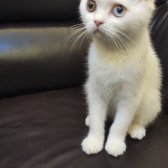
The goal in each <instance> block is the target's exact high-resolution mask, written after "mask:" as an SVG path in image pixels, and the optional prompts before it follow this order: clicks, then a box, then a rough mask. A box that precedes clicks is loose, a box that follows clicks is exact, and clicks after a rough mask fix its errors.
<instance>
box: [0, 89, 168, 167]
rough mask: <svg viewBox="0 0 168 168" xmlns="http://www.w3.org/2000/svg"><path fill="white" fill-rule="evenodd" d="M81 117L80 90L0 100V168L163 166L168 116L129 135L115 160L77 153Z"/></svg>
mask: <svg viewBox="0 0 168 168" xmlns="http://www.w3.org/2000/svg"><path fill="white" fill-rule="evenodd" d="M85 116H86V105H85V100H84V95H83V93H82V89H81V88H72V89H64V90H57V91H50V92H43V93H38V94H31V95H24V96H18V97H13V98H5V99H2V100H0V168H93V167H95V168H103V167H105V168H113V167H114V168H131V167H135V168H159V167H160V168H167V167H168V154H167V149H168V116H165V115H163V114H162V115H161V116H160V117H159V119H157V120H156V122H155V123H154V124H153V125H152V126H150V127H149V128H148V129H147V136H146V137H145V139H143V140H142V141H137V140H132V139H131V138H128V139H127V152H126V153H125V154H124V155H123V156H121V157H119V158H114V157H112V156H109V155H107V154H106V152H105V151H102V152H101V153H100V154H98V155H95V156H87V155H85V154H84V153H83V152H82V150H81V146H80V143H81V141H82V139H83V138H84V137H85V135H86V133H87V127H86V126H85V125H84V119H85ZM109 125H110V124H107V127H106V131H107V130H108V127H109Z"/></svg>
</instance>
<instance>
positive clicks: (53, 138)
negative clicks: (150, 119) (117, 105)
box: [0, 0, 168, 168]
mask: <svg viewBox="0 0 168 168" xmlns="http://www.w3.org/2000/svg"><path fill="white" fill-rule="evenodd" d="M78 3H79V0H61V1H58V0H34V1H33V0H1V1H0V97H1V99H0V168H168V3H167V1H166V0H157V2H156V4H157V11H156V13H155V17H154V19H153V22H152V24H151V30H152V33H151V36H152V39H153V42H154V46H155V48H156V51H157V52H158V54H159V57H160V59H161V64H162V66H163V75H164V78H163V89H162V93H163V108H162V109H163V110H162V113H161V115H160V116H159V118H158V119H157V120H156V122H155V123H154V124H152V125H151V126H150V127H149V128H148V130H147V136H146V138H145V139H143V140H142V141H137V140H132V139H131V138H129V137H128V138H127V145H128V148H127V152H126V153H125V154H124V155H123V156H121V157H119V158H114V157H112V156H109V155H108V154H107V153H106V152H105V151H102V152H101V153H100V154H98V155H95V156H87V155H85V154H84V153H83V152H82V150H81V146H80V143H81V141H82V139H83V138H84V136H85V135H86V133H87V127H86V126H85V125H84V120H85V116H86V103H85V96H84V93H83V90H82V85H83V83H84V81H85V77H86V75H85V74H86V73H85V70H86V53H87V48H88V42H87V41H84V42H83V43H82V45H81V47H78V46H75V47H71V46H72V41H64V39H65V37H67V36H68V35H69V33H70V26H72V25H74V24H76V23H77V22H78V12H77V9H78ZM63 41H64V42H63ZM62 42H63V43H62ZM151 75H152V74H151ZM110 124H111V123H110V121H109V122H107V124H106V132H107V131H108V128H109V125H110Z"/></svg>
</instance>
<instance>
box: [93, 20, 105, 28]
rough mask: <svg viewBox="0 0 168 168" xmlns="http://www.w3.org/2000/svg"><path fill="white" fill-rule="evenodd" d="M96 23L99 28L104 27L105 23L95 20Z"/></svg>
mask: <svg viewBox="0 0 168 168" xmlns="http://www.w3.org/2000/svg"><path fill="white" fill-rule="evenodd" d="M94 22H95V24H96V26H97V27H99V26H100V25H102V24H103V23H104V22H103V21H100V20H95V21H94Z"/></svg>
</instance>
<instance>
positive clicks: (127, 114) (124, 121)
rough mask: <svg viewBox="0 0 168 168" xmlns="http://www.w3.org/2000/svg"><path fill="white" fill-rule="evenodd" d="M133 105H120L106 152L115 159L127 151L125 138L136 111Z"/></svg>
mask: <svg viewBox="0 0 168 168" xmlns="http://www.w3.org/2000/svg"><path fill="white" fill-rule="evenodd" d="M132 104H133V103H132ZM132 104H125V103H120V104H119V105H118V107H117V112H116V116H115V118H114V122H113V124H112V126H111V128H110V132H109V135H108V139H107V142H106V145H105V150H106V151H107V153H108V154H110V155H113V156H115V157H117V156H120V155H122V154H123V153H124V152H125V151H126V144H125V138H126V135H127V132H128V128H129V126H130V124H131V123H132V120H133V118H134V115H135V111H136V108H135V107H134V106H132ZM131 106H132V107H131Z"/></svg>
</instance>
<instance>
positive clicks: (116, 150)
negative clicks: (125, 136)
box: [105, 140, 126, 157]
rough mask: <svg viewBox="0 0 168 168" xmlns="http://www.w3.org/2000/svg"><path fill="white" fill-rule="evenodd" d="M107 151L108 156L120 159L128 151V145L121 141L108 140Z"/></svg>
mask: <svg viewBox="0 0 168 168" xmlns="http://www.w3.org/2000/svg"><path fill="white" fill-rule="evenodd" d="M105 150H106V151H107V153H108V154H110V155H113V156H115V157H118V156H120V155H122V154H123V153H124V152H125V151H126V144H125V142H122V141H120V140H111V141H110V140H107V143H106V146H105Z"/></svg>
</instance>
